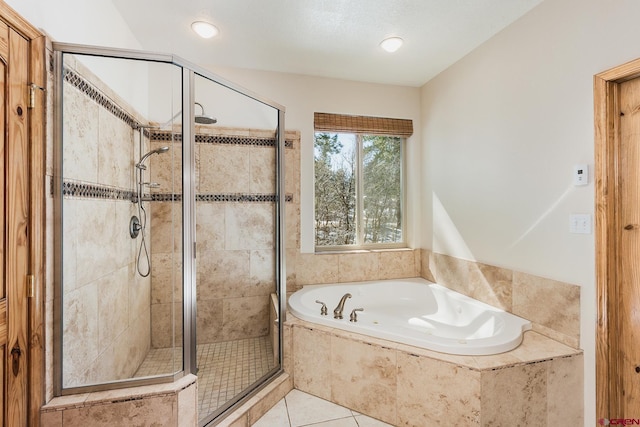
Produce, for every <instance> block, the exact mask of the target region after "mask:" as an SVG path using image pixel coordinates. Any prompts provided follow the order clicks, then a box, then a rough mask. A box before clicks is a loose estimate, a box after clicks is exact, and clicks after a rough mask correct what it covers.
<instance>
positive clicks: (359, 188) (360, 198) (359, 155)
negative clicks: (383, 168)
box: [313, 130, 408, 253]
mask: <svg viewBox="0 0 640 427" xmlns="http://www.w3.org/2000/svg"><path fill="white" fill-rule="evenodd" d="M317 134H330V135H334V134H346V135H354V136H355V140H356V150H355V157H356V159H355V163H356V165H355V180H356V185H355V187H356V202H355V222H356V233H355V241H356V243H355V244H353V245H325V246H318V245H317V244H316V205H315V197H314V198H313V228H314V229H313V236H314V239H313V240H314V248H315V252H316V253H321V252H327V253H329V252H354V251H362V250H385V249H405V248H407V247H408V244H407V194H406V188H407V187H406V176H407V173H406V165H407V162H406V151H407V150H406V144H407V137H406V136H402V135H388V134H379V133H374V132H349V131H329V130H314V134H313V136H314V149H315V138H316V135H317ZM365 136H382V137H387V138H399V139H400V198H401V203H400V210H401V217H402V227H401V229H402V241H400V242H394V243H365V242H364V219H363V217H364V215H363V211H364V173H363V172H364V171H363V169H364V167H363V159H364V153H363V151H364V150H363V146H364V144H363V139H364V137H365ZM314 170H315V161H314ZM315 190H316V182H315V174H314V181H313V191H314V194H315Z"/></svg>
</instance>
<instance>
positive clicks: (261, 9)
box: [113, 0, 542, 86]
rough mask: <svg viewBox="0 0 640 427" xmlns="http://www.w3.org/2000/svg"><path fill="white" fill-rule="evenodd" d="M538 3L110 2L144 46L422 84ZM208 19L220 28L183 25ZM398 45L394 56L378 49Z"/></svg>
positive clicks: (206, 59) (203, 58)
mask: <svg viewBox="0 0 640 427" xmlns="http://www.w3.org/2000/svg"><path fill="white" fill-rule="evenodd" d="M541 1H542V0H135V1H131V0H113V3H114V4H115V6H116V7H117V8H118V10H119V11H120V13H121V14H122V16H123V17H124V19H125V21H126V22H127V23H128V24H129V26H130V28H131V31H132V32H133V33H134V35H135V36H136V37H137V39H138V40H139V42H140V43H141V44H142V47H143V49H145V50H152V51H157V52H164V53H173V54H176V55H178V56H181V57H183V58H184V59H187V60H189V61H191V62H195V63H198V64H200V65H202V66H207V65H219V66H229V67H239V68H249V69H258V70H268V71H280V72H287V73H296V74H306V75H313V76H324V77H333V78H341V79H348V80H357V81H365V82H375V83H386V84H397V85H406V86H421V85H423V84H424V83H425V82H427V81H428V80H430V79H431V78H433V77H434V76H436V75H437V74H438V73H440V72H441V71H443V70H444V69H446V68H447V67H449V66H450V65H451V64H453V63H454V62H456V61H457V60H459V59H460V58H462V57H463V56H464V55H466V54H467V53H469V52H470V51H472V50H473V49H474V48H476V47H477V46H479V45H480V44H482V43H483V42H484V41H485V40H487V39H489V38H490V37H491V36H493V35H494V34H496V33H497V32H499V31H500V30H501V29H503V28H504V27H506V26H507V25H509V24H510V23H512V22H513V21H515V20H516V19H518V18H519V17H520V16H522V15H523V14H525V13H526V12H528V11H529V10H531V9H532V8H533V7H535V6H536V5H538V4H539V3H540V2H541ZM194 20H207V21H210V22H211V23H213V24H214V25H216V26H217V27H218V28H219V29H220V34H219V35H218V36H217V37H215V38H212V39H208V40H203V39H200V38H199V37H198V36H196V35H195V33H193V32H192V31H191V29H190V24H191V22H192V21H194ZM389 36H399V37H402V38H403V39H404V41H405V44H404V46H403V47H402V48H401V49H400V50H399V51H398V52H396V53H394V54H390V53H387V52H385V51H383V50H382V49H381V48H380V47H379V46H378V45H379V43H380V42H381V41H382V40H383V39H384V38H386V37H389Z"/></svg>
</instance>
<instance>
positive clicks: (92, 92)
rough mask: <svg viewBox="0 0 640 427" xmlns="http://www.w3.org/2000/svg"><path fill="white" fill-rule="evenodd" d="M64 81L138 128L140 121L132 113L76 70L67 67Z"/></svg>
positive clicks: (134, 127)
mask: <svg viewBox="0 0 640 427" xmlns="http://www.w3.org/2000/svg"><path fill="white" fill-rule="evenodd" d="M64 81H66V82H67V83H69V84H70V85H71V86H73V87H75V88H76V89H78V90H79V91H80V92H82V93H83V94H85V95H86V96H87V97H88V98H89V99H91V100H93V101H95V102H96V103H97V104H98V105H100V106H101V107H103V108H104V109H106V110H107V111H109V112H110V113H111V114H113V115H114V116H116V117H117V118H119V119H120V120H122V121H123V122H125V123H126V124H128V125H129V126H131V127H132V128H133V129H137V128H138V125H139V123H138V122H137V121H136V120H135V119H134V118H133V116H132V115H130V114H129V113H127V112H126V111H125V110H123V109H122V108H121V107H120V106H118V105H117V104H116V103H115V102H113V101H112V100H111V99H109V98H108V97H107V96H106V95H104V94H103V93H102V92H100V90H99V89H97V88H96V87H95V86H93V85H92V84H91V83H89V82H88V81H87V80H86V79H85V78H84V77H82V76H81V75H80V74H78V73H76V72H75V71H74V70H71V69H69V68H65V70H64Z"/></svg>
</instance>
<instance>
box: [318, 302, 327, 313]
mask: <svg viewBox="0 0 640 427" xmlns="http://www.w3.org/2000/svg"><path fill="white" fill-rule="evenodd" d="M316 303H318V304H322V307H320V315H322V316H326V315H327V312H328V310H327V304H325V303H323V302H322V301H320V300H316Z"/></svg>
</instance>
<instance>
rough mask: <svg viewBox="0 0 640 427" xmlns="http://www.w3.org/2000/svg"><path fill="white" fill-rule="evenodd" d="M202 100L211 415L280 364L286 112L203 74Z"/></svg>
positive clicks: (201, 330) (203, 357) (199, 238)
mask: <svg viewBox="0 0 640 427" xmlns="http://www.w3.org/2000/svg"><path fill="white" fill-rule="evenodd" d="M195 101H196V104H195V114H196V120H195V121H196V124H195V141H196V177H197V178H196V242H197V249H196V252H197V256H196V260H197V282H196V287H197V310H196V311H197V348H198V351H197V354H198V361H197V366H198V383H199V385H198V392H199V417H200V420H201V421H203V420H206V419H207V418H211V417H212V416H214V415H215V414H217V413H219V412H221V411H223V410H224V409H225V408H226V407H227V406H229V405H231V404H232V403H234V402H235V401H237V400H238V399H239V398H241V397H243V396H244V395H245V394H246V393H247V392H248V391H250V390H251V387H252V386H255V385H256V384H257V383H258V382H259V381H260V380H261V379H262V378H263V377H265V376H266V375H267V374H269V373H270V372H272V371H273V370H274V369H276V368H277V367H278V366H279V355H278V354H279V353H278V352H279V346H278V325H277V324H276V321H275V320H276V318H277V316H276V314H275V313H276V307H277V306H278V297H277V294H276V290H277V286H276V284H277V281H276V277H277V255H276V254H277V238H276V224H277V212H278V211H277V193H278V192H277V174H276V171H277V165H276V159H277V150H278V139H277V128H278V110H276V109H274V108H273V107H270V106H267V105H264V104H262V103H260V102H257V101H256V100H254V99H252V98H249V97H247V96H245V95H242V94H240V93H238V92H236V91H233V90H231V89H229V88H227V87H225V86H222V85H220V84H217V83H215V82H212V81H210V80H207V79H205V78H203V77H200V76H198V77H196V80H195ZM201 123H203V124H201Z"/></svg>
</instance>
